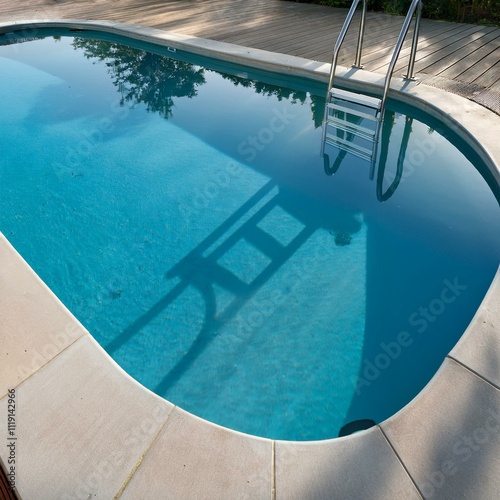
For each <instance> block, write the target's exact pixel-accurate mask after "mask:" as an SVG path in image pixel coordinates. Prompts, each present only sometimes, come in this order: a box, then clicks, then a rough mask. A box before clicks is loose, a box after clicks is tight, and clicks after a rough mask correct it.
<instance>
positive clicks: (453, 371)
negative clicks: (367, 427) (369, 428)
mask: <svg viewBox="0 0 500 500" xmlns="http://www.w3.org/2000/svg"><path fill="white" fill-rule="evenodd" d="M381 428H382V430H383V432H384V433H385V435H386V436H387V438H388V440H389V441H390V443H391V445H392V446H393V447H394V449H395V451H396V453H397V454H398V456H399V457H400V458H401V460H402V461H403V463H404V464H405V467H406V468H407V470H408V472H409V474H410V475H411V476H412V478H413V479H414V481H415V483H416V484H417V487H418V488H419V490H420V492H421V493H422V495H423V496H424V497H425V498H439V499H448V498H449V499H459V498H465V499H475V500H476V499H493V498H498V492H499V491H500V391H499V390H498V389H496V388H495V387H493V386H492V385H490V384H489V383H488V382H486V381H485V380H483V379H482V378H480V377H478V376H477V375H475V374H474V373H472V372H471V371H469V370H467V369H466V368H464V367H463V366H462V365H460V364H457V363H456V362H455V361H453V360H450V359H447V360H445V361H444V363H443V365H442V366H441V368H440V370H439V371H438V373H437V374H436V375H435V376H434V378H433V379H432V381H431V382H430V383H429V384H428V385H427V387H426V388H425V389H424V390H423V391H422V392H421V393H420V394H419V395H418V396H417V397H416V398H415V399H414V400H413V401H412V402H411V403H410V404H409V405H407V406H406V407H405V408H403V409H402V410H401V411H399V412H398V413H397V414H396V415H394V416H393V417H391V418H390V419H388V420H386V421H385V422H383V423H382V424H381Z"/></svg>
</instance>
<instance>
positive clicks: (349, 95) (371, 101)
mask: <svg viewBox="0 0 500 500" xmlns="http://www.w3.org/2000/svg"><path fill="white" fill-rule="evenodd" d="M330 97H331V99H340V100H342V101H348V102H352V103H355V104H361V105H362V106H366V107H367V108H372V109H376V110H379V109H380V106H381V104H382V101H381V100H380V99H377V98H376V97H370V96H367V95H364V94H358V93H356V92H350V91H348V90H340V89H331V90H330Z"/></svg>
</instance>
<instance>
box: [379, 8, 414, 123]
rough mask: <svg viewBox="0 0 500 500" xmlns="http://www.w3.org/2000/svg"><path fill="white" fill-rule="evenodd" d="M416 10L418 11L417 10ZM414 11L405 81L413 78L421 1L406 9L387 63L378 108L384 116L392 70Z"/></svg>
mask: <svg viewBox="0 0 500 500" xmlns="http://www.w3.org/2000/svg"><path fill="white" fill-rule="evenodd" d="M417 9H418V10H417ZM415 10H417V18H416V21H415V30H414V32H413V42H412V47H411V54H410V62H409V64H408V74H407V75H406V77H405V78H406V79H407V80H411V79H412V77H413V65H414V63H415V54H416V49H417V43H418V32H419V29H420V18H421V16H422V0H413V1H412V3H411V5H410V8H409V9H408V13H407V14H406V18H405V20H404V23H403V27H402V28H401V32H400V33H399V37H398V41H397V43H396V47H395V49H394V53H393V54H392V59H391V62H390V63H389V69H388V70H387V74H386V77H385V85H384V94H383V96H382V104H381V106H380V114H381V116H383V115H384V109H385V101H386V100H387V94H388V93H389V88H390V86H391V79H392V75H393V73H394V68H395V66H396V62H397V60H398V58H399V54H400V53H401V48H402V47H403V43H404V41H405V39H406V35H407V34H408V30H409V28H410V24H411V21H412V19H413V14H415Z"/></svg>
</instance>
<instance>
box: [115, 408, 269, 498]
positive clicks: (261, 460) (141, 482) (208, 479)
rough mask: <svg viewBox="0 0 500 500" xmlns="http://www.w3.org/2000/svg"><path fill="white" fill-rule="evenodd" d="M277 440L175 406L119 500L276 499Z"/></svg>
mask: <svg viewBox="0 0 500 500" xmlns="http://www.w3.org/2000/svg"><path fill="white" fill-rule="evenodd" d="M271 472H272V441H271V440H269V439H261V438H257V437H253V436H249V435H246V434H241V433H239V432H234V431H231V430H228V429H225V428H223V427H220V426H218V425H215V424H212V423H210V422H207V421H205V420H202V419H200V418H197V417H195V416H194V415H191V414H189V413H187V412H185V411H183V410H181V409H180V408H175V410H174V411H173V412H172V414H171V416H170V417H169V419H168V421H167V423H166V425H165V427H164V428H163V429H162V431H161V433H160V434H159V436H158V439H157V440H156V441H155V443H154V444H153V446H152V447H151V449H150V451H149V452H148V454H147V455H146V457H145V458H144V460H143V461H142V463H141V465H140V467H139V468H138V469H137V471H136V473H135V474H134V476H133V477H132V479H131V480H130V482H129V483H128V484H127V486H126V487H125V489H124V491H123V494H122V495H121V496H120V499H123V500H125V499H127V500H129V499H130V500H136V499H138V498H144V499H146V498H147V499H160V498H161V499H162V500H163V499H165V500H167V499H170V498H171V499H180V498H193V499H196V500H203V499H206V500H213V499H218V500H225V499H228V500H232V499H236V498H237V499H271V494H272V480H271V477H272V476H271Z"/></svg>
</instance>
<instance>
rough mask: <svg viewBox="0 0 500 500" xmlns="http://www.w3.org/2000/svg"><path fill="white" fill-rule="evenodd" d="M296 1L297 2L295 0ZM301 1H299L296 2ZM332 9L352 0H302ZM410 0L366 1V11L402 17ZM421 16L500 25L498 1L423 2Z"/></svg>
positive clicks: (343, 6)
mask: <svg viewBox="0 0 500 500" xmlns="http://www.w3.org/2000/svg"><path fill="white" fill-rule="evenodd" d="M296 1H297V0H296ZM298 1H301V0H298ZM304 1H306V2H307V3H318V4H322V5H330V6H332V7H342V8H347V7H350V6H351V3H352V0H304ZM410 4H411V0H368V9H370V10H382V11H384V12H386V13H387V14H395V15H404V14H406V12H407V11H408V7H409V6H410ZM423 6H424V7H423V16H424V17H427V18H429V19H440V20H444V21H454V22H461V23H481V24H496V25H499V24H500V0H425V1H424V4H423Z"/></svg>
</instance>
